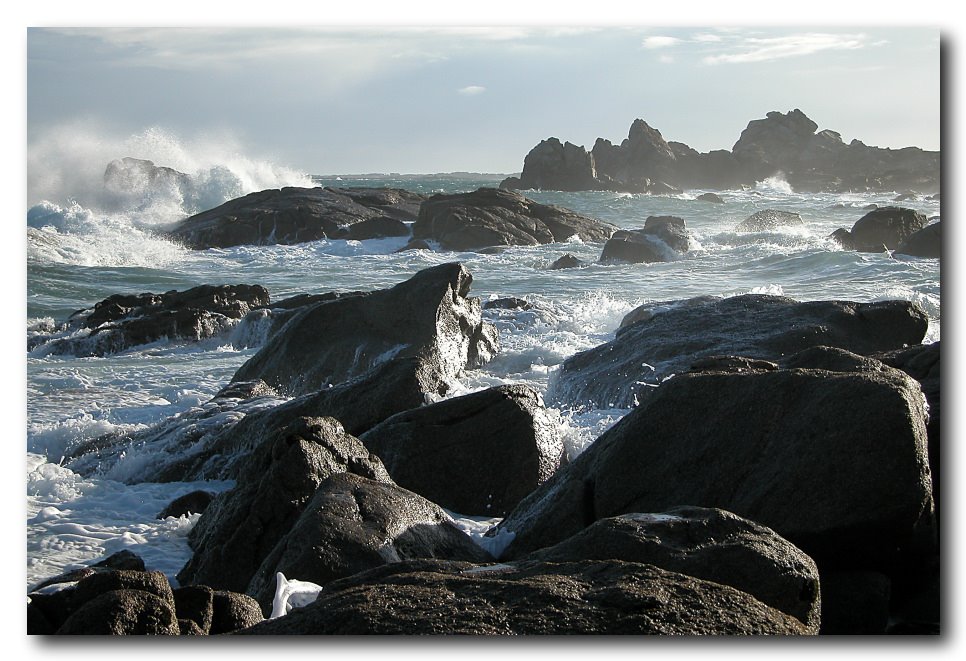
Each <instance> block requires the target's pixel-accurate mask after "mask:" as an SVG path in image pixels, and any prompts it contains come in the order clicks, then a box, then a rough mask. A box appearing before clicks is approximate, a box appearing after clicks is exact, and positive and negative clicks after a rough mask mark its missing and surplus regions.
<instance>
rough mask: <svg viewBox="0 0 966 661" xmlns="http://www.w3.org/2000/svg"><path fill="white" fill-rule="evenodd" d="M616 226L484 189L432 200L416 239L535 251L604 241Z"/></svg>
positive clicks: (426, 204) (456, 247) (423, 213)
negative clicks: (547, 246)
mask: <svg viewBox="0 0 966 661" xmlns="http://www.w3.org/2000/svg"><path fill="white" fill-rule="evenodd" d="M615 229H616V228H615V227H614V226H613V225H610V224H608V223H604V222H601V221H599V220H595V219H593V218H588V217H586V216H581V215H580V214H577V213H575V212H573V211H570V210H569V209H564V208H562V207H557V206H552V205H545V204H539V203H537V202H534V201H533V200H530V199H528V198H525V197H523V196H522V195H520V194H519V193H515V192H512V191H509V190H502V189H496V188H480V189H478V190H476V191H474V192H472V193H457V194H453V195H443V194H439V195H434V196H432V197H431V198H429V199H428V200H426V201H425V202H423V204H422V206H421V207H420V209H419V218H418V220H417V221H416V223H415V224H414V225H413V238H414V239H424V240H433V241H437V242H438V243H439V244H440V246H441V247H442V248H444V249H446V250H477V249H480V248H486V247H489V246H519V245H522V246H532V245H539V244H543V243H553V242H562V241H567V240H569V239H570V238H571V237H574V236H576V237H579V238H580V239H581V240H582V241H605V240H606V239H607V238H608V237H609V236H610V235H611V234H612V233H613V232H614V230H615Z"/></svg>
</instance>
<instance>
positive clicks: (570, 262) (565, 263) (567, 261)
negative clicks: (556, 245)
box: [548, 252, 585, 271]
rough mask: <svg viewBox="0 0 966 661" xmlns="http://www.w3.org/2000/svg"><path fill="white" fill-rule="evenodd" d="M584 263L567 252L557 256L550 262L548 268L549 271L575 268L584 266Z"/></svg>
mask: <svg viewBox="0 0 966 661" xmlns="http://www.w3.org/2000/svg"><path fill="white" fill-rule="evenodd" d="M584 265H585V263H584V262H583V261H582V260H580V259H578V258H577V257H574V256H573V255H571V254H570V253H569V252H568V253H567V254H566V255H563V256H562V257H559V258H557V259H556V260H555V261H554V263H553V264H551V265H550V266H549V267H548V269H549V270H551V271H559V270H560V269H575V268H579V267H581V266H584Z"/></svg>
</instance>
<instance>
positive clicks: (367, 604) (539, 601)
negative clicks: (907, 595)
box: [238, 560, 807, 635]
mask: <svg viewBox="0 0 966 661" xmlns="http://www.w3.org/2000/svg"><path fill="white" fill-rule="evenodd" d="M238 633H239V634H242V635H279V634H303V635H304V634H336V635H352V634H405V635H413V634H444V635H452V634H460V635H465V634H475V635H481V634H482V635H535V634H652V635H700V634H705V635H751V634H778V635H804V634H806V633H807V631H806V629H805V627H804V626H803V625H802V623H801V622H799V621H798V620H797V619H795V618H793V617H791V616H790V615H786V614H784V613H781V612H780V611H777V610H775V609H773V608H770V607H768V606H766V605H764V604H762V603H761V602H760V601H758V600H757V599H755V598H754V597H752V596H750V595H748V594H746V593H744V592H739V591H738V590H735V589H734V588H731V587H727V586H724V585H719V584H717V583H712V582H709V581H702V580H700V579H696V578H692V577H689V576H684V575H682V574H675V573H672V572H667V571H664V570H662V569H658V568H657V567H654V566H651V565H642V564H636V563H629V562H619V561H614V560H610V561H583V562H572V563H541V562H525V563H519V564H514V565H491V566H483V567H481V566H475V565H472V564H470V563H465V562H443V561H439V560H413V561H408V562H402V563H395V564H391V565H387V566H384V567H378V568H376V569H372V570H369V571H366V572H361V573H359V574H355V575H353V576H350V577H348V578H346V579H342V580H340V581H334V582H332V583H330V584H329V585H328V586H326V589H325V590H324V591H323V592H322V593H321V594H320V595H319V598H318V599H317V600H316V601H315V602H314V603H312V604H310V605H308V606H306V607H304V608H299V609H296V610H294V611H292V612H291V613H289V614H288V615H286V616H285V617H280V618H277V619H274V620H269V621H267V622H263V623H261V624H258V625H256V626H254V627H251V628H250V629H246V630H243V631H239V632H238Z"/></svg>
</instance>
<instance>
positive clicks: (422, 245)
mask: <svg viewBox="0 0 966 661" xmlns="http://www.w3.org/2000/svg"><path fill="white" fill-rule="evenodd" d="M432 249H433V247H432V246H431V245H429V244H428V243H426V242H425V241H424V240H422V239H413V240H412V241H410V242H409V243H407V244H406V245H404V246H403V247H402V248H400V249H399V250H397V251H396V252H407V251H409V250H430V251H432Z"/></svg>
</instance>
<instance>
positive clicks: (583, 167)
mask: <svg viewBox="0 0 966 661" xmlns="http://www.w3.org/2000/svg"><path fill="white" fill-rule="evenodd" d="M504 183H505V184H506V185H505V186H504V185H503V184H501V188H515V189H537V190H539V189H544V188H546V189H550V190H594V189H595V188H597V187H599V183H598V181H597V173H596V171H595V169H594V158H593V156H591V155H590V153H588V152H587V150H586V149H584V148H583V147H578V146H577V145H574V144H571V143H569V142H567V143H564V144H560V140H558V139H557V138H548V139H547V140H542V141H541V142H540V144H538V145H537V146H536V147H534V148H533V149H531V150H530V153H529V154H527V155H526V158H524V159H523V172H521V173H520V178H519V179H518V180H517V181H510V182H509V183H507V180H504Z"/></svg>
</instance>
